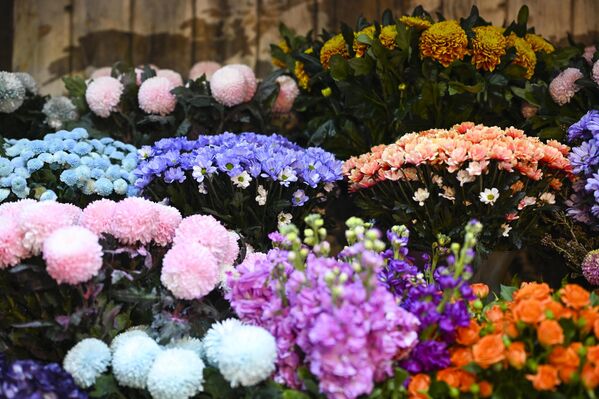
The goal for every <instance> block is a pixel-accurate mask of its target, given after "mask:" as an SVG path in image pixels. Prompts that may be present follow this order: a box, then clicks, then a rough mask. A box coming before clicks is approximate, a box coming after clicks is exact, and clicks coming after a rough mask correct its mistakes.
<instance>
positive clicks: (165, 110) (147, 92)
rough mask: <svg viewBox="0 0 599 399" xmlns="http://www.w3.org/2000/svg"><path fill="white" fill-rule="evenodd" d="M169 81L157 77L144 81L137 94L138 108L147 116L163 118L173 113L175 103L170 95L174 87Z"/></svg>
mask: <svg viewBox="0 0 599 399" xmlns="http://www.w3.org/2000/svg"><path fill="white" fill-rule="evenodd" d="M180 78H181V77H179V79H180ZM171 79H172V77H171ZM171 79H169V78H167V77H166V76H160V75H158V76H154V77H152V78H150V79H146V80H144V81H143V83H142V84H141V86H140V87H139V93H138V94H137V98H138V101H139V107H140V108H141V109H142V110H144V111H145V112H146V113H148V114H158V115H162V116H165V115H168V114H170V113H171V112H173V111H174V110H175V106H176V105H177V101H176V99H175V96H174V95H173V94H171V90H172V89H173V88H175V87H176V85H175V84H174V83H173V81H172V80H171ZM179 86H181V85H179Z"/></svg>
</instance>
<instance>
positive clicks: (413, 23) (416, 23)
mask: <svg viewBox="0 0 599 399" xmlns="http://www.w3.org/2000/svg"><path fill="white" fill-rule="evenodd" d="M399 22H401V23H402V24H404V25H406V26H409V27H410V28H414V29H417V30H425V29H428V28H430V27H431V25H432V23H431V22H430V21H428V20H426V19H424V18H420V17H410V16H408V15H404V16H403V17H401V18H399Z"/></svg>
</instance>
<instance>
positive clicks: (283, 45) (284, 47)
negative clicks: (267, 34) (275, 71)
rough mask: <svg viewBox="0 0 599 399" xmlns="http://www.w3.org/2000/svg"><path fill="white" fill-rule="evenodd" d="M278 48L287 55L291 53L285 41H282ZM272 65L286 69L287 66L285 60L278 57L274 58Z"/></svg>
mask: <svg viewBox="0 0 599 399" xmlns="http://www.w3.org/2000/svg"><path fill="white" fill-rule="evenodd" d="M278 46H279V48H280V49H281V51H283V52H284V53H285V54H289V52H290V51H291V49H290V48H289V46H288V45H287V41H286V40H285V39H281V40H280V41H279V43H278ZM272 64H273V65H274V66H276V67H279V68H285V67H286V66H287V65H286V64H285V62H284V61H283V60H281V59H279V58H276V57H273V58H272Z"/></svg>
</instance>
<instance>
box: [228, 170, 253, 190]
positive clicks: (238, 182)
mask: <svg viewBox="0 0 599 399" xmlns="http://www.w3.org/2000/svg"><path fill="white" fill-rule="evenodd" d="M231 181H232V182H233V184H234V185H235V186H236V187H239V188H243V189H246V188H248V187H249V185H250V182H251V181H252V176H250V174H249V173H248V172H247V171H245V170H244V171H243V172H241V173H240V174H238V175H237V176H233V177H232V178H231Z"/></svg>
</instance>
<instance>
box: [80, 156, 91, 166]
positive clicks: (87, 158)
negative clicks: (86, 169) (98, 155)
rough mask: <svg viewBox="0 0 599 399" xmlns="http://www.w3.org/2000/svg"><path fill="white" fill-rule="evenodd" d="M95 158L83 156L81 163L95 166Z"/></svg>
mask: <svg viewBox="0 0 599 399" xmlns="http://www.w3.org/2000/svg"><path fill="white" fill-rule="evenodd" d="M93 162H94V159H93V158H92V157H89V156H87V155H85V156H83V157H81V165H85V166H90V167H93Z"/></svg>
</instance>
